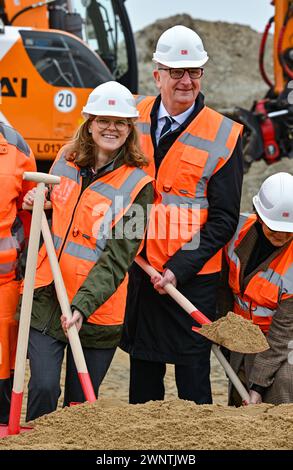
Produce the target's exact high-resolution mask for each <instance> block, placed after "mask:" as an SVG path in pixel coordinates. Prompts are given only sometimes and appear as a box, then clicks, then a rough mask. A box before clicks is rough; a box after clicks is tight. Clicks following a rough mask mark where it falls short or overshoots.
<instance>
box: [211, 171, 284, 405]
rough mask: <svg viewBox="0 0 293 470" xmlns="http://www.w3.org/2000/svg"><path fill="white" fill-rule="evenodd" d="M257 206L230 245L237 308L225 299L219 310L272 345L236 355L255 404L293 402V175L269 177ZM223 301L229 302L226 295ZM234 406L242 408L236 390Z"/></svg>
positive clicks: (229, 277)
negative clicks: (256, 328)
mask: <svg viewBox="0 0 293 470" xmlns="http://www.w3.org/2000/svg"><path fill="white" fill-rule="evenodd" d="M253 204H254V208H255V210H256V215H249V214H244V215H242V216H241V217H240V221H239V224H238V227H237V231H236V233H235V235H234V237H233V239H232V240H231V241H230V243H229V244H228V246H227V247H226V267H225V268H224V270H223V272H224V276H223V280H224V279H225V281H224V284H226V286H229V289H230V293H232V296H233V304H234V305H233V306H232V305H231V304H230V305H229V302H227V301H226V305H222V308H221V309H220V310H221V311H222V313H223V314H225V313H227V311H229V310H234V312H235V313H237V314H239V315H241V316H243V317H244V318H246V319H249V320H252V321H253V323H254V324H256V325H258V326H259V327H260V329H261V330H262V331H263V333H264V334H265V335H266V337H267V340H268V343H269V346H270V347H269V349H268V350H267V351H265V352H262V353H258V354H256V355H255V354H254V355H252V354H246V355H243V354H239V353H231V356H230V361H231V365H232V367H233V368H234V370H235V371H236V372H237V373H238V374H239V377H240V378H241V379H242V380H243V382H244V383H245V384H246V386H247V387H248V388H249V389H250V402H251V403H252V404H256V403H261V402H262V401H263V402H267V403H273V404H281V403H292V402H293V387H292V383H293V357H292V352H291V355H290V348H291V350H292V349H293V315H292V313H293V176H292V175H290V174H288V173H276V174H274V175H273V176H270V177H269V178H267V179H266V180H265V181H264V183H263V184H262V186H261V188H260V190H259V192H258V194H257V195H256V196H254V198H253ZM224 297H225V298H226V299H227V298H229V297H228V296H227V292H226V293H225V295H223V298H224ZM230 298H231V297H230ZM229 404H231V405H235V404H236V405H237V404H239V397H238V396H237V394H236V392H235V390H234V389H233V388H232V386H230V393H229Z"/></svg>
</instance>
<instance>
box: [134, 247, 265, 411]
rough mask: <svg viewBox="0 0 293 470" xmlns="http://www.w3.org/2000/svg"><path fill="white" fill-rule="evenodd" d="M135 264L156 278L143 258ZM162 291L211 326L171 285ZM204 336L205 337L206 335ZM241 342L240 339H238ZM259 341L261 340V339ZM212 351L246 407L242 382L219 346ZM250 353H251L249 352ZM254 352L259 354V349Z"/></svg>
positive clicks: (194, 316)
mask: <svg viewBox="0 0 293 470" xmlns="http://www.w3.org/2000/svg"><path fill="white" fill-rule="evenodd" d="M135 262H136V263H137V264H138V265H139V266H140V267H141V268H142V269H143V270H144V271H145V272H146V273H147V274H148V275H149V276H151V277H153V276H158V275H159V273H158V271H156V270H155V269H154V268H153V267H152V266H151V265H150V264H148V263H147V262H146V261H145V260H144V259H143V258H141V257H140V256H137V257H136V258H135ZM164 290H165V291H166V292H167V293H168V294H169V295H170V296H171V297H172V298H173V299H174V300H175V302H177V303H178V304H179V305H180V306H181V307H182V308H183V309H184V310H185V311H186V312H187V313H188V314H189V315H190V316H191V317H192V318H193V319H194V320H196V321H197V322H198V323H199V324H200V325H208V324H212V322H211V320H209V319H208V318H207V317H206V316H205V315H204V314H203V313H201V312H200V311H199V310H198V309H197V308H196V307H195V306H194V305H193V304H192V303H191V302H190V301H189V300H188V299H187V298H186V297H184V295H182V294H181V292H179V291H178V290H177V289H176V287H174V286H173V285H172V284H171V283H169V284H166V285H165V286H164ZM192 329H193V330H194V331H196V332H197V333H201V331H200V328H196V327H193V328H192ZM259 334H260V335H262V333H261V332H260V331H259ZM204 336H207V335H206V334H205V335H204ZM240 341H241V339H240ZM261 341H263V340H262V338H261ZM242 346H243V345H241V344H240V345H237V346H236V349H235V342H233V347H232V348H229V345H227V343H226V344H225V347H228V349H232V350H233V349H234V350H236V351H238V350H239V349H243V347H242ZM265 349H268V346H266V345H264V347H263V348H262V350H265ZM212 351H213V353H214V355H215V356H216V358H217V359H218V361H219V362H220V364H221V366H222V367H223V369H224V370H225V372H226V374H227V376H228V377H229V379H230V380H231V382H232V383H233V385H234V387H235V388H236V390H237V392H238V393H239V395H240V397H241V398H242V403H243V405H248V404H249V394H248V392H247V390H246V389H245V387H244V386H243V384H242V382H241V381H240V380H239V378H238V376H237V375H236V373H235V372H234V370H233V369H232V367H231V366H230V364H229V362H228V361H227V360H226V358H225V356H224V355H223V353H222V352H221V351H220V349H219V346H217V345H216V344H213V345H212ZM249 352H251V351H249ZM255 352H259V349H258V350H257V351H255Z"/></svg>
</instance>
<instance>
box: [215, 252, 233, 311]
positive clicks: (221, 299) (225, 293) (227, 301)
mask: <svg viewBox="0 0 293 470" xmlns="http://www.w3.org/2000/svg"><path fill="white" fill-rule="evenodd" d="M225 251H226V250H225V249H224V250H223V256H222V271H221V277H220V284H219V288H218V297H217V318H220V317H223V316H224V315H227V313H228V312H231V311H232V312H233V307H234V296H233V291H232V289H231V288H230V286H229V266H228V262H227V259H226V253H225Z"/></svg>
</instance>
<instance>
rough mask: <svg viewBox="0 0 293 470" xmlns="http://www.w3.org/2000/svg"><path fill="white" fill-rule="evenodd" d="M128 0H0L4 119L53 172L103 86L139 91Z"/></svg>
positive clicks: (0, 118)
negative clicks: (91, 96) (55, 161)
mask: <svg viewBox="0 0 293 470" xmlns="http://www.w3.org/2000/svg"><path fill="white" fill-rule="evenodd" d="M124 3H125V0H99V1H97V0H81V1H75V0H71V1H69V0H46V1H39V2H38V3H35V2H34V1H30V0H0V23H1V25H0V80H1V96H0V121H3V122H5V123H6V124H8V125H11V126H12V127H14V128H15V129H17V130H18V131H19V132H20V133H21V134H22V135H23V137H24V138H25V140H26V141H27V142H28V144H29V145H30V146H31V148H32V150H33V152H34V154H35V156H36V159H37V162H38V169H39V170H40V171H46V170H47V169H48V168H49V166H50V165H51V160H52V159H54V158H55V156H56V154H57V152H58V150H59V149H60V148H61V146H62V145H63V144H64V143H66V142H67V141H68V140H69V139H70V138H72V136H73V134H74V132H75V130H76V128H77V127H78V126H79V124H80V122H81V119H82V116H81V110H82V107H83V105H84V104H85V102H86V100H87V97H88V95H89V93H90V91H91V90H92V89H93V88H95V87H96V86H97V85H99V84H101V83H103V82H106V81H109V80H117V81H118V82H120V83H122V84H123V85H125V86H127V87H128V88H129V89H130V90H131V91H132V92H133V93H136V92H137V86H138V69H137V59H136V51H135V42H134V37H133V33H132V30H131V25H130V22H129V18H128V15H127V11H126V8H125V4H124Z"/></svg>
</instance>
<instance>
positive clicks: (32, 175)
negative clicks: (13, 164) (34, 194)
mask: <svg viewBox="0 0 293 470" xmlns="http://www.w3.org/2000/svg"><path fill="white" fill-rule="evenodd" d="M23 179H24V180H26V181H35V182H36V183H44V184H59V183H60V181H61V178H60V176H56V175H50V174H48V173H40V172H37V171H25V172H24V174H23Z"/></svg>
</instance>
